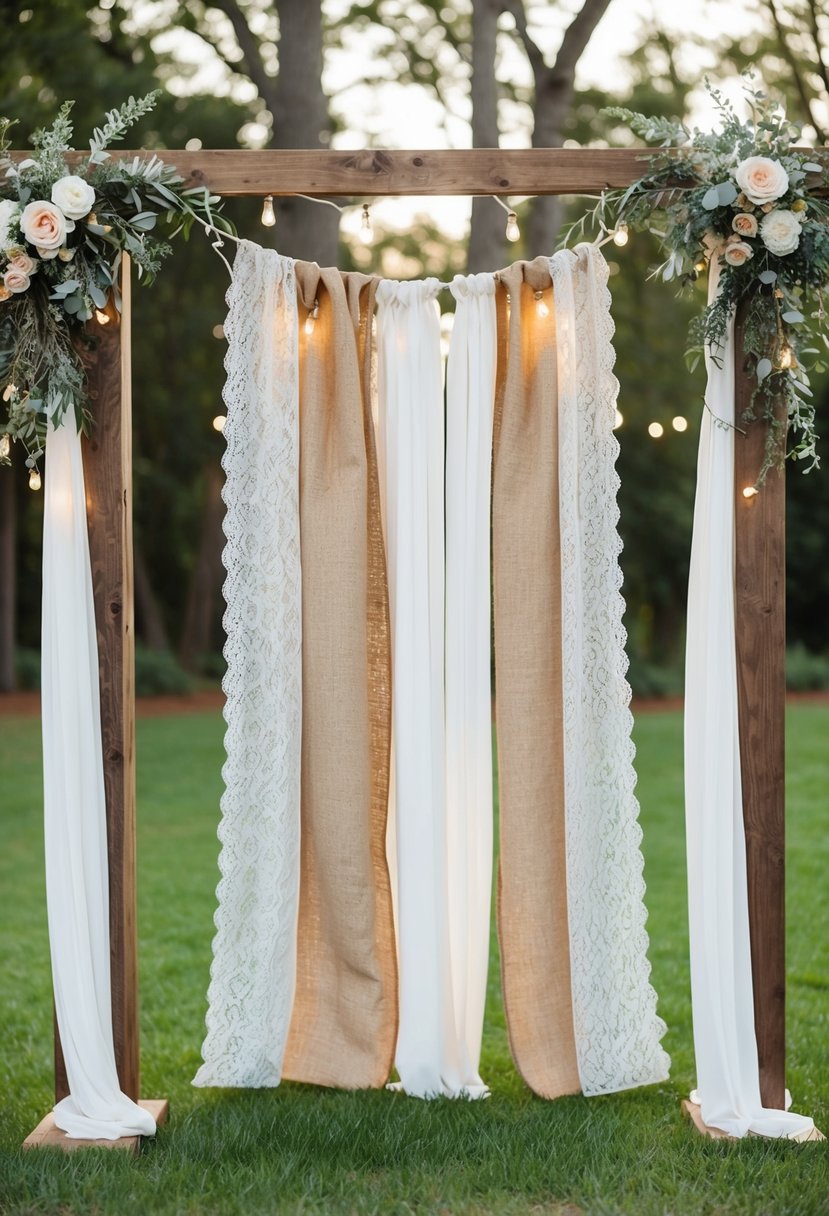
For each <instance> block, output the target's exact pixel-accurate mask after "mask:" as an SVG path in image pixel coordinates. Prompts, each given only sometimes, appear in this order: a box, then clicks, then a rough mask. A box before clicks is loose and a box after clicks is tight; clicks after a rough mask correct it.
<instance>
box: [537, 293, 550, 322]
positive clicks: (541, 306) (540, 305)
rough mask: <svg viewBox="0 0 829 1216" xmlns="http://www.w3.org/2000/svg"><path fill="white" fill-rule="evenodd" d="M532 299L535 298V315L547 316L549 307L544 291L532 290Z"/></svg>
mask: <svg viewBox="0 0 829 1216" xmlns="http://www.w3.org/2000/svg"><path fill="white" fill-rule="evenodd" d="M533 299H534V300H535V311H536V313H537V315H538V316H539V317H549V315H550V309H549V307H548V305H547V301H546V300H545V299H544V292H543V291H535V292H533Z"/></svg>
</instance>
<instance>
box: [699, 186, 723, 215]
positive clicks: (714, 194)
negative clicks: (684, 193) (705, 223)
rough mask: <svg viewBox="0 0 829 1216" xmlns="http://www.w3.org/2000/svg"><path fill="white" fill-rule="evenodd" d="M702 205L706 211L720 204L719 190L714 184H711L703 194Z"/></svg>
mask: <svg viewBox="0 0 829 1216" xmlns="http://www.w3.org/2000/svg"><path fill="white" fill-rule="evenodd" d="M702 205H703V207H704V208H705V210H706V211H713V210H714V209H715V208H716V207H719V205H720V192H719V190H718V189H717V187H716V186H712V187H711V189H710V190H706V192H705V194H704V195H703V199H702Z"/></svg>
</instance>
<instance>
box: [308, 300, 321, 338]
mask: <svg viewBox="0 0 829 1216" xmlns="http://www.w3.org/2000/svg"><path fill="white" fill-rule="evenodd" d="M319 315H320V303H319V300H314V307H313V308H312V309H311V311H310V312H309V313H308V316H307V317H306V318H305V332H306V334H312V333H313V332H314V322H315V321H316V319H317V317H318V316H319Z"/></svg>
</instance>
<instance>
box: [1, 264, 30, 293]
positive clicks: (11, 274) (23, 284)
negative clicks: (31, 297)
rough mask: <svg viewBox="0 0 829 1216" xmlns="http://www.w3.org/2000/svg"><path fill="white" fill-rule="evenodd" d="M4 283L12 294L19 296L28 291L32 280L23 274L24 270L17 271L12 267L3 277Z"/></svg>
mask: <svg viewBox="0 0 829 1216" xmlns="http://www.w3.org/2000/svg"><path fill="white" fill-rule="evenodd" d="M3 282H4V284H5V285H6V287H7V288H8V289H9V291H10V292H12V293H13V294H14V295H18V294H19V293H20V292H21V291H26V290H27V289H28V286H29V283H30V282H31V280H30V279H29V276H28V275H27V274H24V273H23V271H22V270H15V268H14V267H13V266H12V267H9V269H8V270H7V271H6V273H5V274H4V275H3Z"/></svg>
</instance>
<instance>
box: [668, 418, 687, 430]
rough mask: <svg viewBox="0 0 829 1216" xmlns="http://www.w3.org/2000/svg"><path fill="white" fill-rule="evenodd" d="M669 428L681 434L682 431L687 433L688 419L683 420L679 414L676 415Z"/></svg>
mask: <svg viewBox="0 0 829 1216" xmlns="http://www.w3.org/2000/svg"><path fill="white" fill-rule="evenodd" d="M671 426H672V427H673V428H674V430H675V431H679V432H680V433H682V431H687V430H688V419H687V418H683V417H682V415H681V414H677V416H676V418H673V419H672V420H671Z"/></svg>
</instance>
